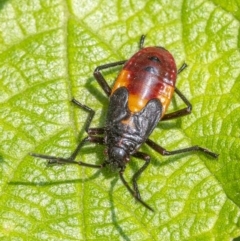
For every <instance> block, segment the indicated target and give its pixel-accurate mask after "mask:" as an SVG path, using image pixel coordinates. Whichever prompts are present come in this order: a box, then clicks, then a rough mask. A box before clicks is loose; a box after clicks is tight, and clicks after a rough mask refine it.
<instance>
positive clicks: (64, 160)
mask: <svg viewBox="0 0 240 241" xmlns="http://www.w3.org/2000/svg"><path fill="white" fill-rule="evenodd" d="M86 142H91V143H97V144H102V145H103V144H104V138H103V137H97V136H88V137H86V138H84V139H83V140H82V141H81V142H80V143H79V144H78V146H77V148H76V149H75V151H74V152H73V153H72V155H71V156H70V157H69V158H63V157H55V156H48V155H44V154H37V153H30V155H31V156H34V157H38V158H42V159H47V160H48V164H49V165H54V164H77V165H80V166H85V167H92V168H102V167H103V166H104V165H103V164H102V165H94V164H88V163H84V162H81V161H75V159H76V156H77V154H78V152H79V151H80V150H81V148H82V146H83V145H84V144H85V143H86Z"/></svg>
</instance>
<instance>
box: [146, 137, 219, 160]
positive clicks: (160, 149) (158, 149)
mask: <svg viewBox="0 0 240 241" xmlns="http://www.w3.org/2000/svg"><path fill="white" fill-rule="evenodd" d="M145 143H146V144H147V145H148V146H150V147H151V148H152V149H153V150H155V151H156V152H158V153H160V154H161V155H163V156H169V155H176V154H180V153H185V152H193V151H200V152H203V153H205V154H207V155H210V156H211V157H213V158H217V157H218V154H216V153H214V152H211V151H209V150H208V149H206V148H204V147H200V146H191V147H187V148H183V149H179V150H175V151H167V150H166V149H164V148H163V147H161V146H160V145H158V144H156V143H155V142H153V141H152V140H150V139H147V140H146V142H145Z"/></svg>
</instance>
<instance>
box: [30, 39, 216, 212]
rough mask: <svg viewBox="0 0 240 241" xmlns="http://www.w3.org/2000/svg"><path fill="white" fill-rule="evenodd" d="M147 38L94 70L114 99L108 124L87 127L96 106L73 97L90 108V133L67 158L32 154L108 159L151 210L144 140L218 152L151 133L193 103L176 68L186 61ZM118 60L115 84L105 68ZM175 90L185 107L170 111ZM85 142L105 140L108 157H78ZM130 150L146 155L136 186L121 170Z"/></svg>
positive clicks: (131, 153)
mask: <svg viewBox="0 0 240 241" xmlns="http://www.w3.org/2000/svg"><path fill="white" fill-rule="evenodd" d="M144 39H145V36H144V35H143V36H142V37H141V40H140V50H139V51H138V52H137V53H136V54H134V55H133V56H132V57H131V58H130V59H129V60H124V61H119V62H114V63H109V64H105V65H101V66H98V67H97V68H96V69H95V71H94V73H93V74H94V77H95V78H96V80H97V81H98V83H99V84H100V86H101V87H102V89H103V90H104V92H105V93H106V95H107V96H108V97H109V99H110V103H109V108H108V113H107V118H106V125H105V127H102V128H89V126H90V123H91V121H92V119H93V116H94V114H95V112H94V111H93V110H92V109H91V108H89V107H87V106H85V105H83V104H81V103H80V102H78V101H77V100H75V99H73V100H72V102H73V103H75V104H76V105H77V106H79V107H81V108H83V109H84V110H86V111H88V112H89V117H88V119H87V121H86V127H85V130H86V132H87V134H88V136H87V137H86V138H84V139H83V140H82V141H81V142H80V143H79V145H78V146H77V148H76V149H75V151H74V152H73V153H72V155H71V156H70V157H69V158H62V157H54V156H47V155H42V154H36V153H32V154H30V155H32V156H34V157H39V158H43V159H47V160H48V163H49V164H77V165H80V166H86V167H91V168H103V167H105V166H107V165H109V166H110V167H111V169H112V170H114V171H118V173H119V176H120V179H121V180H122V182H123V184H124V185H125V186H126V188H127V189H128V191H129V192H130V193H131V194H132V196H133V197H134V198H135V199H136V200H137V201H139V202H140V203H141V204H142V205H144V206H145V207H146V208H148V209H149V210H151V211H153V209H152V208H151V207H150V206H149V205H148V204H146V203H145V202H144V201H143V200H142V199H141V196H140V193H139V190H138V184H137V179H138V178H139V176H140V175H141V174H142V172H143V171H144V170H145V169H146V168H147V166H148V165H149V163H150V156H149V155H147V154H146V153H143V152H140V151H138V150H139V148H140V147H141V145H142V144H144V143H145V144H147V145H148V146H149V147H151V148H152V149H154V150H155V151H157V152H158V153H160V154H161V155H175V154H179V153H184V152H191V151H201V152H204V153H206V154H208V155H210V156H212V157H214V158H217V156H218V155H217V154H215V153H213V152H211V151H209V150H207V149H206V148H203V147H200V146H191V147H187V148H184V149H180V150H175V151H167V150H166V149H164V148H163V147H161V146H160V145H158V144H156V143H155V142H153V141H152V140H150V139H149V138H148V137H149V135H150V134H151V133H152V131H153V130H154V128H155V127H156V125H157V124H158V122H159V121H165V120H171V119H174V118H178V117H181V116H184V115H187V114H190V113H191V109H192V106H191V104H190V102H189V101H188V100H187V98H186V97H185V96H184V95H183V94H182V92H180V91H179V90H178V89H177V88H176V87H175V83H176V78H177V74H179V73H180V72H182V71H183V70H184V69H185V68H186V67H187V65H186V64H185V63H184V64H183V65H182V67H181V68H180V69H179V70H177V68H176V64H175V60H174V58H173V56H172V55H171V54H170V53H169V52H168V51H167V50H166V49H164V48H163V47H158V46H156V47H146V48H144V47H143V43H144ZM118 65H124V66H123V69H122V70H121V72H120V73H119V75H118V77H117V79H116V81H115V84H114V86H113V88H112V89H111V88H110V86H109V85H108V83H107V82H106V80H105V78H104V77H103V75H102V73H101V70H104V69H108V68H111V67H115V66H118ZM174 92H175V93H176V94H177V95H178V96H179V97H180V98H181V99H182V101H183V102H184V103H185V104H186V106H187V107H185V108H183V109H180V110H178V111H175V112H172V113H166V111H167V108H168V105H169V103H170V101H171V99H172V96H173V93H174ZM165 113H166V114H165ZM86 142H91V143H97V144H102V145H105V146H106V153H107V158H106V160H105V161H104V162H103V163H102V164H101V165H94V164H88V163H84V162H81V161H75V159H76V156H77V154H78V153H79V152H80V150H81V148H82V146H83V145H84V144H85V143H86ZM131 156H134V157H137V158H139V159H141V160H143V161H144V165H143V166H142V167H141V168H140V169H139V170H138V171H137V172H136V173H135V174H134V175H133V177H132V182H133V188H131V187H130V185H129V184H128V182H127V181H126V180H125V178H124V176H123V173H124V170H125V168H126V165H127V163H128V162H129V161H130V157H131Z"/></svg>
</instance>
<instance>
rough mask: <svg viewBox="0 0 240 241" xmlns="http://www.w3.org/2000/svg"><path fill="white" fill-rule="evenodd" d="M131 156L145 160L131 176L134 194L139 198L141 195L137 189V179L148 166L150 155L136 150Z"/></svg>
mask: <svg viewBox="0 0 240 241" xmlns="http://www.w3.org/2000/svg"><path fill="white" fill-rule="evenodd" d="M133 156H134V157H137V158H139V159H141V160H143V161H145V163H144V165H143V166H142V167H141V168H140V169H139V170H138V171H137V172H136V173H135V174H134V175H133V177H132V182H133V190H134V192H135V195H136V196H137V198H138V199H141V195H140V192H139V189H138V184H137V179H138V178H139V177H140V175H141V174H142V173H143V171H144V170H145V169H146V168H147V167H148V165H149V163H150V156H149V155H147V154H145V153H143V152H136V153H135V154H133Z"/></svg>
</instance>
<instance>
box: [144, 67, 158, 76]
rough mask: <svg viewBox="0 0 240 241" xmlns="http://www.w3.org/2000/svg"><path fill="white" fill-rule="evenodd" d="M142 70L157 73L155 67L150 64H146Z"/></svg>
mask: <svg viewBox="0 0 240 241" xmlns="http://www.w3.org/2000/svg"><path fill="white" fill-rule="evenodd" d="M144 70H145V71H147V72H149V73H151V74H158V73H157V71H156V69H155V68H154V67H152V66H147V67H146V68H144Z"/></svg>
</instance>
